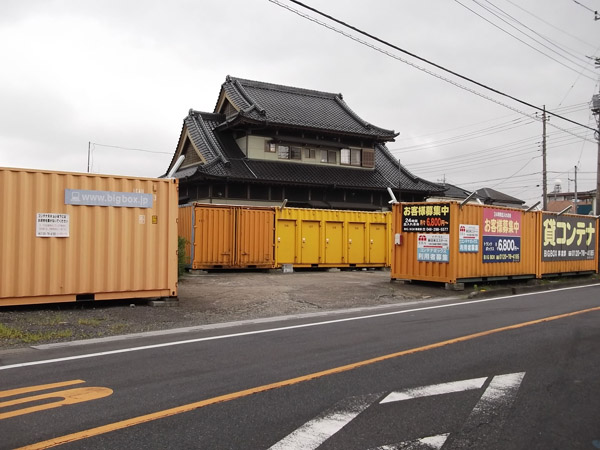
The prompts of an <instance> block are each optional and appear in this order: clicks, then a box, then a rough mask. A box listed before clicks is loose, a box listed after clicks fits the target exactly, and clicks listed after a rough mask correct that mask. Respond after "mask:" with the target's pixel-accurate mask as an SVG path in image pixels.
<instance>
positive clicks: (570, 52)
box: [473, 0, 593, 65]
mask: <svg viewBox="0 0 600 450" xmlns="http://www.w3.org/2000/svg"><path fill="white" fill-rule="evenodd" d="M473 1H474V2H476V3H477V4H478V5H481V4H480V3H479V2H478V1H477V0H473ZM484 1H485V2H486V3H489V4H490V5H492V7H494V8H495V9H496V10H498V11H499V12H500V14H502V15H504V16H506V17H508V18H509V19H510V20H512V21H513V22H515V23H517V24H519V25H520V26H522V27H523V28H525V29H526V30H529V31H531V32H532V33H533V34H535V35H537V36H539V37H540V38H541V39H543V40H544V41H546V42H548V43H549V44H550V45H553V46H554V47H556V48H557V49H559V50H560V51H562V52H563V53H566V54H568V55H570V56H572V57H573V58H575V59H577V60H580V61H582V62H584V63H585V64H591V63H590V62H589V61H588V60H587V59H588V57H587V56H586V55H585V54H583V53H581V52H579V51H577V50H573V49H571V48H569V47H567V46H565V45H560V44H558V43H557V42H555V41H553V40H552V39H549V38H547V37H546V36H544V35H542V34H540V33H538V32H537V31H535V30H534V29H533V28H531V27H529V26H527V25H525V24H524V23H523V22H521V21H520V20H518V19H516V18H515V17H513V16H511V15H510V14H508V13H507V12H506V11H504V10H502V9H501V8H500V7H499V6H497V5H494V4H493V3H492V2H491V1H490V0H484ZM481 6H482V8H485V9H486V10H488V11H489V12H490V13H492V14H494V13H493V12H492V11H490V10H489V9H488V8H486V7H484V6H483V5H481ZM494 15H495V14H494ZM496 17H498V16H496ZM505 22H506V21H505ZM506 23H507V24H508V22H506ZM508 25H510V24H508ZM511 26H512V25H511ZM513 28H515V29H516V30H517V31H519V32H520V33H522V34H524V35H525V36H527V37H529V38H531V37H530V36H529V35H528V34H527V33H524V32H523V31H521V30H518V29H517V28H516V27H514V26H513ZM531 39H533V38H531ZM533 40H534V41H535V39H533ZM536 42H537V41H536ZM542 45H543V44H542ZM549 50H551V49H549ZM551 51H552V50H551ZM573 52H574V53H579V54H580V55H581V56H577V55H575V54H574V53H573ZM555 53H557V54H558V55H560V54H559V53H558V52H555ZM561 56H562V55H561ZM582 56H583V58H582ZM563 57H564V56H563ZM565 59H566V58H565ZM592 65H593V64H592Z"/></svg>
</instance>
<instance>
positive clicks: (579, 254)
mask: <svg viewBox="0 0 600 450" xmlns="http://www.w3.org/2000/svg"><path fill="white" fill-rule="evenodd" d="M542 233H543V234H542V239H543V241H542V261H575V260H593V259H594V257H595V253H596V219H593V218H589V219H588V218H585V217H569V216H556V215H555V214H544V215H543V216H542Z"/></svg>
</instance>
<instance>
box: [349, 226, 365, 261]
mask: <svg viewBox="0 0 600 450" xmlns="http://www.w3.org/2000/svg"><path fill="white" fill-rule="evenodd" d="M366 262H367V261H366V255H365V224H364V223H356V222H354V223H352V222H351V223H350V224H348V263H349V264H364V263H366Z"/></svg>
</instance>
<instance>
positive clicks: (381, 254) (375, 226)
mask: <svg viewBox="0 0 600 450" xmlns="http://www.w3.org/2000/svg"><path fill="white" fill-rule="evenodd" d="M386 233H387V230H386V225H385V224H384V223H371V224H369V263H371V264H385V262H386V257H385V256H386V238H385V237H386Z"/></svg>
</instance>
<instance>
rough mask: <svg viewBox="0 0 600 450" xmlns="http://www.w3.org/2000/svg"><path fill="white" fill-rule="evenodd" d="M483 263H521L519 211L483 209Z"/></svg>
mask: <svg viewBox="0 0 600 450" xmlns="http://www.w3.org/2000/svg"><path fill="white" fill-rule="evenodd" d="M482 245H483V251H482V255H483V262H484V263H496V262H520V261H521V211H511V210H506V209H491V208H484V209H483V233H482Z"/></svg>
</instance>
